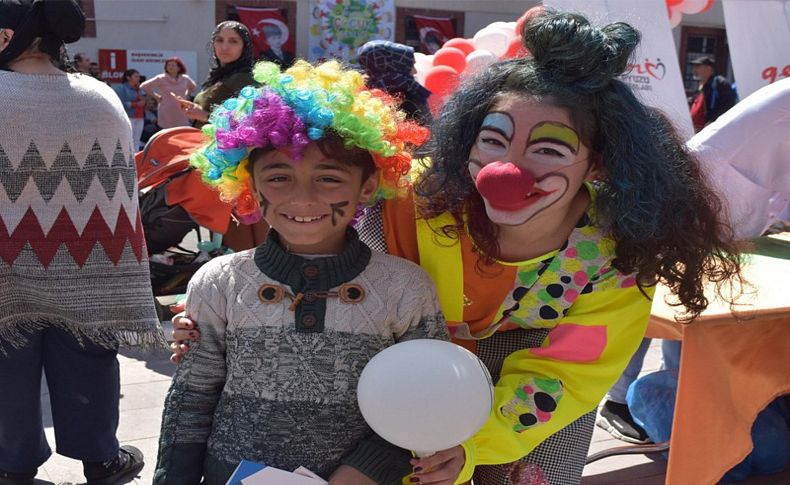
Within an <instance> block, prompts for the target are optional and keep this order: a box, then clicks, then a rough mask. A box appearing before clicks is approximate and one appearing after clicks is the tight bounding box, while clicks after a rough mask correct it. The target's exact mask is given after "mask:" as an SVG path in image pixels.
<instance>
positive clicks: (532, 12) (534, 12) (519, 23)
mask: <svg viewBox="0 0 790 485" xmlns="http://www.w3.org/2000/svg"><path fill="white" fill-rule="evenodd" d="M681 1H682V0H681ZM545 11H546V9H545V8H544V7H543V6H542V5H538V6H535V7H532V8H531V9H529V10H527V11H526V12H524V14H523V15H522V16H521V17H519V19H518V20H516V35H521V34H522V30H523V29H524V24H525V23H527V20H530V19H531V18H532V17H536V16H538V15H542V14H543V12H545Z"/></svg>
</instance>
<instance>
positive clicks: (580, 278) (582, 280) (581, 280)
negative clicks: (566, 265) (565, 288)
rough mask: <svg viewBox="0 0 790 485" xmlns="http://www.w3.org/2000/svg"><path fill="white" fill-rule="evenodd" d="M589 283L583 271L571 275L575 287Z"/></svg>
mask: <svg viewBox="0 0 790 485" xmlns="http://www.w3.org/2000/svg"><path fill="white" fill-rule="evenodd" d="M589 281H590V278H589V277H588V276H587V273H585V272H584V271H577V272H575V273H573V282H574V283H576V286H584V285H586V284H587V283H588V282H589Z"/></svg>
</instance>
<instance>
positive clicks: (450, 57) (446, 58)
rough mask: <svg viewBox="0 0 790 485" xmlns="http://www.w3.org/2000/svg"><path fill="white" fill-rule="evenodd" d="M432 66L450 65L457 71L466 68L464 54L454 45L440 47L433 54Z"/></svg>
mask: <svg viewBox="0 0 790 485" xmlns="http://www.w3.org/2000/svg"><path fill="white" fill-rule="evenodd" d="M433 65H434V66H450V67H452V68H453V69H455V70H456V71H458V72H463V70H464V69H466V54H464V53H463V51H461V50H460V49H456V48H455V47H442V48H441V49H439V50H438V51H436V52H435V53H434V54H433Z"/></svg>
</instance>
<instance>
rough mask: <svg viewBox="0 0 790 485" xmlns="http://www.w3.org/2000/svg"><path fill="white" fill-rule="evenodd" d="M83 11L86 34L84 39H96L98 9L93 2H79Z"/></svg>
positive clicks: (78, 0) (84, 0) (91, 0)
mask: <svg viewBox="0 0 790 485" xmlns="http://www.w3.org/2000/svg"><path fill="white" fill-rule="evenodd" d="M77 3H79V5H80V7H82V11H83V12H85V33H83V34H82V36H83V37H96V7H95V6H94V5H93V0H77Z"/></svg>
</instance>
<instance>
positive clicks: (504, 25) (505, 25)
mask: <svg viewBox="0 0 790 485" xmlns="http://www.w3.org/2000/svg"><path fill="white" fill-rule="evenodd" d="M486 29H499V30H501V31H502V32H504V33H506V34H512V33H513V32H515V31H516V24H515V22H513V25H512V26H511V25H510V22H494V23H491V24H488V27H486Z"/></svg>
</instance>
